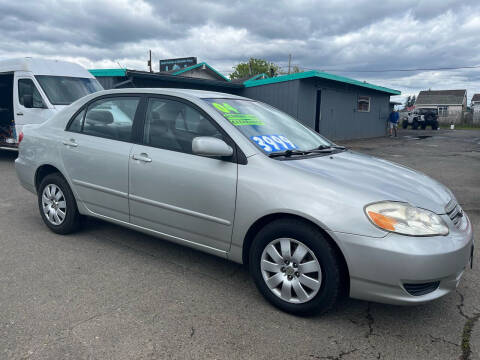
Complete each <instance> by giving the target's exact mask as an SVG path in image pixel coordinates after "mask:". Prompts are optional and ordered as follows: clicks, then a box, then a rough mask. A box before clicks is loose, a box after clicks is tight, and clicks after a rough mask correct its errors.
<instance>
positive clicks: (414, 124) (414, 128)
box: [412, 119, 418, 130]
mask: <svg viewBox="0 0 480 360" xmlns="http://www.w3.org/2000/svg"><path fill="white" fill-rule="evenodd" d="M412 129H413V130H417V129H418V121H417V119H415V120H413V123H412Z"/></svg>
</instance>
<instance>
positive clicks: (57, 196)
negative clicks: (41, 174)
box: [38, 173, 81, 235]
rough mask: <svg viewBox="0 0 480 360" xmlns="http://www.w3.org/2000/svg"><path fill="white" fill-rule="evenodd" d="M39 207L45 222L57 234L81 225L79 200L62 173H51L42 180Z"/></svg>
mask: <svg viewBox="0 0 480 360" xmlns="http://www.w3.org/2000/svg"><path fill="white" fill-rule="evenodd" d="M47 188H48V189H47ZM59 191H60V192H59ZM44 195H45V197H44ZM49 195H50V196H49ZM62 202H63V203H62ZM38 209H39V211H40V216H41V217H42V219H43V222H44V223H45V224H46V225H47V226H48V228H49V229H50V230H52V231H53V232H54V233H56V234H62V235H65V234H70V233H72V232H75V231H76V230H77V229H78V228H79V226H80V221H81V219H80V214H79V212H78V209H77V202H76V200H75V197H74V196H73V193H72V190H71V189H70V186H69V185H68V183H67V181H66V180H65V178H64V177H63V176H62V175H61V174H60V173H53V174H49V175H47V176H45V178H44V179H43V180H42V181H41V183H40V186H39V187H38ZM44 209H45V210H44ZM49 209H50V210H49ZM62 212H63V214H64V215H63V216H62V215H61V213H62ZM47 213H48V214H49V215H47ZM50 215H51V218H49V216H50ZM57 220H58V221H57Z"/></svg>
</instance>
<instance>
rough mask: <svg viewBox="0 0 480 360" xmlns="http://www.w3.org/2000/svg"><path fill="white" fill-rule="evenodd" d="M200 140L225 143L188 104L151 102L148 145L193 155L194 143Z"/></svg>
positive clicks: (216, 130) (214, 128) (145, 139)
mask: <svg viewBox="0 0 480 360" xmlns="http://www.w3.org/2000/svg"><path fill="white" fill-rule="evenodd" d="M198 136H213V137H216V138H218V139H222V140H225V139H224V138H223V135H222V133H221V132H220V131H219V130H218V129H217V128H216V127H215V126H214V125H213V124H212V122H211V121H210V120H209V119H207V118H205V117H204V116H203V115H202V113H200V112H199V111H197V110H196V109H194V108H193V107H191V106H189V105H188V104H185V103H183V102H180V101H174V100H169V99H160V98H152V99H150V100H149V101H148V108H147V114H146V119H145V129H144V143H145V145H149V146H153V147H158V148H161V149H165V150H171V151H178V152H184V153H187V154H192V141H193V139H194V138H196V137H198Z"/></svg>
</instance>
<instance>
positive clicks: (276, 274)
mask: <svg viewBox="0 0 480 360" xmlns="http://www.w3.org/2000/svg"><path fill="white" fill-rule="evenodd" d="M260 261H261V263H260V268H261V271H262V276H263V279H264V281H265V283H266V284H267V286H268V288H269V289H270V291H272V292H273V293H274V294H275V295H276V296H278V297H279V298H281V299H282V300H284V301H287V302H289V303H292V304H300V303H305V302H307V301H310V300H311V299H313V298H314V297H315V295H317V293H318V291H319V290H320V287H321V285H322V270H321V266H320V263H319V261H318V260H317V258H316V256H315V254H314V253H313V251H312V250H311V249H310V248H309V247H308V246H306V245H305V244H303V243H302V242H300V241H298V240H295V239H289V238H280V239H275V240H273V241H271V242H270V243H269V244H268V245H267V246H266V247H265V249H264V250H263V253H262V257H261V260H260Z"/></svg>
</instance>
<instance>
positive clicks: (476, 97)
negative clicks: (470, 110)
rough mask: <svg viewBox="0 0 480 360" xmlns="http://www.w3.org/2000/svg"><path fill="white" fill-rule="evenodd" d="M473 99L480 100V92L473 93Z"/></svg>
mask: <svg viewBox="0 0 480 360" xmlns="http://www.w3.org/2000/svg"><path fill="white" fill-rule="evenodd" d="M472 101H480V94H473V97H472Z"/></svg>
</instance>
